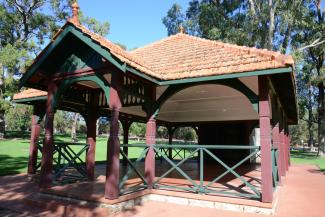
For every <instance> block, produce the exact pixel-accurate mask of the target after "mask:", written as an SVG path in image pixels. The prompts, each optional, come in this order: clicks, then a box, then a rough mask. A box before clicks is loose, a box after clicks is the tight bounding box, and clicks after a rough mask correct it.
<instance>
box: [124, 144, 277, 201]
mask: <svg viewBox="0 0 325 217" xmlns="http://www.w3.org/2000/svg"><path fill="white" fill-rule="evenodd" d="M123 147H129V148H132V147H136V148H143V151H142V153H141V154H140V155H139V156H138V158H137V159H136V160H134V161H132V160H131V159H129V158H128V157H127V156H126V154H125V153H124V152H123ZM170 148H172V149H173V150H174V155H173V156H172V159H171V158H170V154H169V153H170V152H169V150H170ZM153 149H154V151H155V156H156V157H158V158H160V159H163V160H164V161H166V162H167V163H168V164H169V165H170V168H169V169H168V170H167V171H165V172H164V173H163V174H162V175H160V176H159V177H156V179H155V181H154V184H153V187H154V188H156V189H174V190H182V191H188V192H193V193H199V194H219V195H220V194H229V195H235V196H240V197H248V198H260V197H261V193H260V191H259V190H258V189H257V187H256V186H254V185H253V184H251V183H250V182H249V181H247V180H246V179H245V178H244V177H242V176H241V175H240V174H239V173H237V172H236V169H237V168H238V167H239V166H241V165H243V164H244V163H245V162H247V161H249V160H252V158H256V157H260V155H259V152H260V147H259V146H246V145H174V144H173V145H170V144H168V145H164V144H156V145H153ZM213 149H227V150H234V151H235V150H243V149H245V150H250V153H249V154H248V155H247V156H246V157H244V158H243V159H241V160H240V161H239V162H238V163H236V164H235V165H232V166H229V165H227V164H226V163H225V162H224V161H222V160H221V159H220V158H219V157H218V156H216V155H215V154H214V153H213V152H212V151H211V150H213ZM175 150H176V151H175ZM181 151H182V152H183V154H182V155H179V154H177V153H180V152H181ZM120 152H121V155H122V156H123V157H125V158H126V159H127V161H128V164H129V165H130V166H129V168H128V170H127V172H126V174H125V175H124V177H123V178H122V180H121V182H120V189H121V193H122V194H124V193H126V192H132V191H135V190H139V189H143V188H146V187H147V181H146V179H145V176H144V174H142V173H143V172H142V173H141V171H140V170H139V167H138V166H139V163H140V162H141V161H143V159H144V158H145V156H146V154H147V152H148V146H147V145H146V144H128V145H121V151H120ZM178 155H179V158H178V159H177V161H173V159H174V158H175V156H178ZM205 155H207V156H209V157H210V158H212V159H213V160H214V161H215V162H216V163H217V164H219V165H221V166H222V167H223V168H225V171H224V172H221V173H220V174H217V175H216V177H215V178H213V179H212V180H210V181H205V180H204V163H203V161H204V156H205ZM194 157H197V158H198V160H199V179H198V180H194V179H193V178H191V177H190V175H189V174H188V173H187V172H186V171H184V170H182V168H181V165H182V164H184V163H185V162H187V161H188V160H190V159H193V158H194ZM276 162H277V149H274V148H273V149H272V165H273V167H272V171H273V177H274V179H273V181H274V187H276V186H277V183H278V175H277V174H278V170H277V163H276ZM132 171H134V172H135V174H136V175H137V176H138V177H139V178H140V179H141V183H140V184H138V185H136V186H134V188H131V189H124V187H125V186H124V185H125V184H126V182H127V180H128V179H129V176H130V174H131V173H132ZM173 171H178V173H179V174H180V175H181V176H182V177H184V179H185V180H187V181H188V182H189V183H190V185H188V187H182V186H175V185H168V184H167V185H166V183H163V184H162V183H161V181H162V180H163V179H164V178H166V177H167V176H168V175H169V174H170V173H171V172H173ZM227 174H232V175H234V176H235V177H236V178H238V179H239V180H240V181H241V182H242V183H243V185H244V186H246V187H247V190H243V189H240V190H237V192H230V191H225V190H224V189H223V190H220V189H219V190H218V189H216V188H215V187H214V186H213V185H214V184H216V183H218V181H220V180H221V179H222V178H223V177H225V176H226V175H227Z"/></svg>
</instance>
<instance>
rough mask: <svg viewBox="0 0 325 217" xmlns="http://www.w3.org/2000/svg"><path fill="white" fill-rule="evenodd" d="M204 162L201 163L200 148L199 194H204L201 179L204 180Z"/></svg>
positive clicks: (201, 154) (201, 153)
mask: <svg viewBox="0 0 325 217" xmlns="http://www.w3.org/2000/svg"><path fill="white" fill-rule="evenodd" d="M203 170H204V162H203V149H202V148H200V189H199V193H204V187H203V181H204V180H203V179H204V171H203Z"/></svg>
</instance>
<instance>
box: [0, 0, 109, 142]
mask: <svg viewBox="0 0 325 217" xmlns="http://www.w3.org/2000/svg"><path fill="white" fill-rule="evenodd" d="M71 2H72V0H64V1H59V0H49V1H44V0H15V1H13V0H1V1H0V17H1V20H0V138H2V137H3V135H4V131H5V118H4V117H5V113H6V112H7V111H8V110H9V108H10V106H11V104H10V102H9V101H10V99H12V95H13V94H14V93H15V92H17V91H18V78H19V77H20V76H21V74H22V72H23V71H24V70H25V69H26V68H27V66H28V65H29V64H30V63H31V60H32V59H34V58H35V55H36V54H37V53H39V51H40V50H41V48H42V47H44V44H45V43H46V42H48V41H49V40H50V39H51V38H52V36H53V34H54V33H56V32H57V31H58V29H59V27H60V26H61V25H62V24H63V22H64V21H65V20H66V19H67V18H68V16H69V15H70V13H71V9H70V3H71ZM80 20H81V22H82V24H84V25H86V26H87V27H88V28H89V29H91V30H93V31H95V32H97V33H99V34H101V35H103V36H105V35H107V34H108V32H109V23H108V22H104V23H99V22H98V21H96V20H95V19H92V18H89V17H86V16H84V15H83V14H82V13H80Z"/></svg>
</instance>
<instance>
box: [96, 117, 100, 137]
mask: <svg viewBox="0 0 325 217" xmlns="http://www.w3.org/2000/svg"><path fill="white" fill-rule="evenodd" d="M99 119H100V118H98V119H97V123H96V136H99Z"/></svg>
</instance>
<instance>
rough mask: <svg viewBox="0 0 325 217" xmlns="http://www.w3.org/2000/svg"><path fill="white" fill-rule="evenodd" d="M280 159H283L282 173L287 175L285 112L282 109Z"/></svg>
mask: <svg viewBox="0 0 325 217" xmlns="http://www.w3.org/2000/svg"><path fill="white" fill-rule="evenodd" d="M280 148H281V149H280V159H281V168H280V169H281V175H282V176H285V175H286V169H285V167H286V166H285V164H286V160H285V159H286V158H285V155H286V153H285V149H286V147H285V142H284V118H283V112H282V111H281V119H280Z"/></svg>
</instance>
